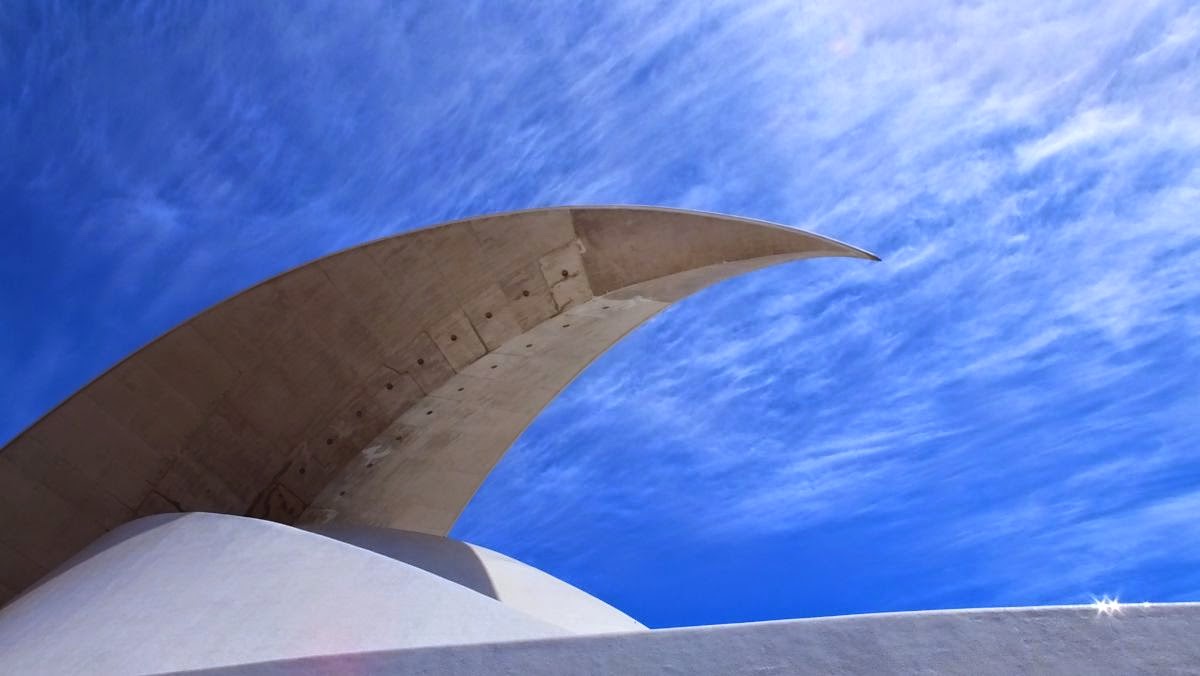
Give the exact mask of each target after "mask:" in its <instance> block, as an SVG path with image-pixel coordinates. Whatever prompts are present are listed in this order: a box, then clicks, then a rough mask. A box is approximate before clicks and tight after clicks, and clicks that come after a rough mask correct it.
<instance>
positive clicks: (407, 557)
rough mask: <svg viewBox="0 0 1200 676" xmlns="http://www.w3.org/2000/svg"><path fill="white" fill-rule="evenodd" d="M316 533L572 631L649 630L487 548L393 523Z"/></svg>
mask: <svg viewBox="0 0 1200 676" xmlns="http://www.w3.org/2000/svg"><path fill="white" fill-rule="evenodd" d="M316 532H317V533H319V534H321V535H324V536H326V537H331V538H334V539H336V540H341V541H342V542H346V543H349V544H352V545H354V546H356V547H362V548H363V549H368V550H370V551H373V552H376V553H378V554H382V555H384V556H386V557H388V558H392V559H396V560H397V561H403V562H405V563H407V564H409V565H412V566H416V567H417V568H420V569H421V570H424V571H427V572H430V573H433V574H434V575H437V576H438V577H441V578H444V579H447V580H450V581H451V582H456V583H458V584H461V585H463V586H464V587H467V588H468V589H472V590H474V591H476V592H479V593H480V594H484V595H485V596H489V597H491V598H494V599H496V600H497V601H499V602H501V603H503V604H504V605H506V606H509V607H510V608H513V609H515V610H518V611H520V612H522V613H524V614H526V615H528V616H530V617H533V618H537V619H539V620H542V621H543V622H547V623H549V624H553V625H555V626H558V627H562V628H563V629H566V630H568V631H570V632H571V633H575V634H605V633H613V632H627V631H646V627H645V625H643V624H642V623H640V622H638V621H637V620H635V619H633V618H632V617H630V616H628V615H626V614H625V613H623V612H621V611H620V610H617V609H616V608H614V607H612V606H610V605H608V604H607V603H605V602H603V601H601V600H600V599H598V598H596V597H595V596H592V595H591V594H588V593H586V592H584V591H582V590H580V589H578V588H576V587H573V586H571V585H569V584H567V583H566V582H563V581H562V580H560V579H558V578H556V577H554V576H552V575H549V574H547V573H544V572H542V571H540V570H538V569H537V568H534V567H532V566H529V565H527V564H524V563H521V562H520V561H517V560H516V559H513V558H511V557H508V556H505V555H503V554H500V553H499V552H494V551H492V550H490V549H488V548H486V547H480V546H479V545H473V544H470V543H468V542H460V541H458V540H452V539H450V538H445V537H439V536H436V535H425V534H422V533H412V532H407V531H398V530H392V529H388V528H369V527H363V526H334V527H328V528H322V529H318V530H317V531H316Z"/></svg>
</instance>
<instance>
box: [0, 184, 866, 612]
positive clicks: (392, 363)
mask: <svg viewBox="0 0 1200 676" xmlns="http://www.w3.org/2000/svg"><path fill="white" fill-rule="evenodd" d="M815 256H852V257H859V258H872V256H871V255H870V254H867V253H865V252H862V251H860V250H858V249H854V248H853V247H849V246H846V245H843V244H840V243H838V242H834V241H831V240H828V239H825V238H822V237H819V236H816V235H811V234H808V233H803V232H800V231H796V230H791V229H787V228H781V227H778V226H774V225H770V224H765V223H761V222H756V221H749V220H745V219H739V218H732V217H726V216H716V215H711V214H698V213H692V212H681V211H672V210H665V209H651V208H624V207H621V208H603V207H588V208H558V209H543V210H534V211H525V212H516V213H511V214H502V215H498V216H489V217H483V218H476V219H470V220H465V221H458V222H454V223H449V224H445V225H441V226H437V227H433V228H427V229H424V230H418V231H415V232H410V233H406V234H403V235H399V236H396V237H391V238H387V239H383V240H380V241H377V242H373V243H370V244H366V245H363V246H360V247H356V248H354V249H350V250H348V251H344V252H342V253H339V254H335V255H332V256H329V257H327V258H323V259H321V260H318V261H315V262H313V263H310V264H308V265H305V266H302V267H300V268H297V269H295V270H293V271H291V272H288V273H285V274H283V275H280V276H278V277H275V278H273V279H271V280H268V281H266V282H264V283H262V284H259V285H258V286H255V287H253V288H251V289H249V290H247V291H245V292H243V293H241V294H239V295H237V296H234V297H233V298H230V299H229V300H227V301H225V302H223V303H220V304H219V305H217V306H215V307H213V308H211V309H210V310H208V311H206V312H204V313H202V314H200V315H198V316H196V317H195V318H193V319H191V320H189V321H187V322H185V323H184V324H182V325H181V326H179V327H178V328H176V329H174V330H172V331H171V332H169V333H167V334H166V335H164V336H162V337H161V338H159V339H158V340H156V341H154V342H153V343H151V344H149V345H147V346H146V347H145V348H143V349H141V350H139V351H138V352H137V353H135V354H134V355H132V356H130V357H129V358H127V359H126V360H124V361H123V362H121V363H120V364H118V365H116V366H114V367H113V368H112V369H111V370H110V371H108V372H107V373H105V374H104V375H102V376H101V377H99V378H97V379H96V380H95V381H93V382H92V383H91V384H89V385H88V386H87V387H85V388H83V389H82V390H80V391H79V392H78V393H76V394H75V395H74V396H72V397H71V398H70V399H68V400H67V401H65V402H63V403H62V404H61V405H60V406H58V407H57V408H56V409H54V410H53V411H51V412H50V413H49V414H47V415H46V416H45V417H44V418H42V419H41V420H40V421H38V422H37V423H36V424H34V425H33V426H32V427H30V428H29V429H28V430H26V431H25V432H24V433H22V434H21V435H20V436H19V437H17V438H16V439H14V440H13V441H12V442H11V443H9V444H8V445H7V446H6V447H5V448H4V449H3V450H2V451H0V599H4V598H8V597H11V596H12V595H13V594H15V593H17V592H19V591H20V590H22V589H24V588H26V587H27V586H28V585H30V584H31V583H32V582H33V581H35V580H36V579H38V578H39V577H40V576H41V575H43V574H44V573H45V572H47V571H48V570H50V569H52V568H53V567H54V566H56V565H57V564H59V563H60V562H62V561H63V560H65V559H67V558H68V557H70V556H71V555H72V554H74V553H75V552H77V551H79V550H80V549H81V548H82V547H84V546H85V545H87V544H88V543H89V542H91V541H93V540H94V539H96V538H97V537H99V536H100V535H101V534H103V533H104V532H106V531H108V530H110V529H112V528H113V527H115V526H117V525H119V524H121V523H124V522H126V521H128V520H130V519H131V518H134V517H135V516H141V515H146V514H154V513H163V512H179V511H210V512H222V513H229V514H250V515H254V516H259V517H263V518H267V519H271V520H274V521H279V522H283V523H292V522H295V521H296V520H297V518H298V517H299V516H300V515H301V514H305V517H304V519H303V523H309V524H312V523H326V522H332V523H339V522H357V523H363V524H369V525H376V526H387V527H392V528H401V529H406V530H416V531H422V532H427V533H434V534H444V533H446V532H447V531H448V530H449V528H450V527H451V526H452V525H453V523H454V520H455V519H456V518H457V516H458V513H459V512H460V511H461V510H462V508H463V507H464V506H465V505H466V503H467V502H468V501H469V500H470V498H471V496H472V495H473V494H474V492H475V490H476V488H477V487H478V486H479V484H480V482H481V481H482V480H483V478H484V477H485V476H486V475H487V473H488V471H490V469H491V467H492V466H493V465H494V464H495V462H496V461H497V460H498V459H499V458H500V456H501V455H502V454H503V453H504V451H505V450H506V449H507V448H508V446H509V444H510V443H511V442H512V440H513V439H515V438H516V437H517V435H518V434H519V433H520V431H521V430H522V429H524V427H525V426H526V425H527V424H528V422H529V421H530V420H532V418H533V417H534V416H535V415H536V414H537V412H538V411H539V410H541V408H542V407H543V406H544V405H545V404H546V403H547V402H549V401H550V399H551V398H553V397H554V395H555V393H557V392H558V391H559V390H560V389H561V388H562V387H563V386H565V385H566V384H567V383H568V382H569V381H570V380H571V379H572V378H574V377H575V375H576V374H578V373H579V372H580V371H581V370H582V369H583V368H584V367H586V366H587V364H588V363H589V362H590V361H591V360H592V359H594V358H595V356H596V355H598V354H599V353H600V352H602V351H603V350H604V349H606V348H607V347H608V346H610V345H611V344H612V343H613V342H614V341H616V340H618V339H619V338H620V337H621V336H622V335H624V334H625V333H626V332H627V331H629V330H630V329H632V328H633V327H635V326H637V325H638V324H639V323H640V322H642V321H644V320H645V319H646V318H648V317H650V316H651V315H653V314H654V313H655V312H657V311H659V310H660V309H662V308H663V307H665V306H666V305H667V304H669V303H670V302H672V301H674V300H676V299H678V298H680V297H682V296H684V295H687V294H688V293H691V292H692V291H695V290H696V289H698V288H701V287H703V286H705V285H707V284H711V283H713V282H715V281H718V280H720V279H724V278H726V277H729V276H732V275H735V274H740V273H742V272H745V271H747V270H750V269H754V268H756V267H761V266H762V265H766V264H771V263H777V262H782V261H785V260H794V259H798V258H808V257H815Z"/></svg>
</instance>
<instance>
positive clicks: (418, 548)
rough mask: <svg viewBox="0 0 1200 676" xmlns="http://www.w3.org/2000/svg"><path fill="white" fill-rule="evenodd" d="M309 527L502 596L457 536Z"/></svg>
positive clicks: (402, 531) (485, 571)
mask: <svg viewBox="0 0 1200 676" xmlns="http://www.w3.org/2000/svg"><path fill="white" fill-rule="evenodd" d="M308 530H310V531H311V532H313V533H316V534H317V535H323V536H325V537H327V538H332V539H334V540H339V541H341V542H345V543H346V544H349V545H354V546H355V547H361V548H363V549H368V550H370V551H373V552H375V553H376V554H381V555H383V556H386V557H388V558H390V559H395V560H396V561H400V562H401V563H407V564H408V565H410V566H413V567H416V568H420V569H421V570H424V571H427V572H430V573H433V574H434V575H437V576H438V577H441V578H445V579H447V580H450V581H451V582H455V583H457V584H460V585H462V586H464V587H466V588H467V589H471V590H473V591H476V592H479V593H480V594H483V595H484V596H487V597H489V598H493V599H496V600H497V601H498V600H500V597H499V595H498V594H497V592H496V587H495V585H493V584H492V578H491V577H490V576H489V575H488V572H487V568H486V567H485V566H484V565H483V562H482V560H480V558H479V555H478V554H476V553H475V550H473V549H471V548H470V547H469V546H467V545H466V544H465V543H462V542H459V541H458V540H451V539H449V538H443V537H438V536H436V535H426V534H424V533H414V532H411V531H404V530H395V529H391V528H377V527H371V526H318V527H314V528H310V529H308Z"/></svg>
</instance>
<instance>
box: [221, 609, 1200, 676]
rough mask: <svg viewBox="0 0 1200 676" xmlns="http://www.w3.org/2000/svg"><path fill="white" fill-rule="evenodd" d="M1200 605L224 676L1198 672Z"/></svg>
mask: <svg viewBox="0 0 1200 676" xmlns="http://www.w3.org/2000/svg"><path fill="white" fill-rule="evenodd" d="M1198 637H1200V605H1198V604H1179V605H1156V606H1150V607H1141V606H1135V607H1127V608H1125V609H1123V611H1122V612H1121V613H1120V614H1119V615H1115V616H1111V617H1109V616H1102V615H1097V613H1096V611H1095V609H1093V608H1091V607H1087V606H1060V607H1048V608H1008V609H996V610H961V611H940V612H918V613H891V614H882V615H858V616H847V617H831V618H821V619H811V620H789V621H785V622H762V623H755V624H732V625H721V626H713V627H695V628H690V629H667V630H655V631H648V632H640V633H632V634H610V635H605V636H576V637H570V638H565V639H564V638H559V639H546V640H537V641H517V642H512V643H502V644H492V645H472V646H459V647H444V648H418V649H415V650H401V651H395V652H388V653H376V654H371V655H341V656H338V657H336V658H330V659H313V660H300V661H294V662H273V663H267V664H258V665H246V666H243V667H239V668H234V669H227V670H220V671H217V672H211V673H213V674H214V675H217V674H219V675H220V676H235V675H236V676H301V675H309V674H328V673H352V674H437V675H439V676H453V675H455V674H494V675H499V676H541V675H546V676H550V675H554V676H558V675H560V674H619V675H621V676H637V675H640V674H646V675H651V674H654V675H658V674H678V675H681V676H684V675H686V676H694V675H695V676H706V675H709V674H711V675H713V676H718V675H720V676H725V675H727V674H754V675H756V676H761V675H764V674H820V675H822V676H824V675H826V674H863V675H868V674H869V675H871V676H875V675H877V674H878V675H882V674H922V675H933V674H936V675H939V676H940V675H943V674H962V675H964V676H1020V675H1023V674H1037V675H1039V676H1040V675H1042V674H1088V675H1089V676H1090V675H1092V674H1105V675H1110V674H1111V675H1113V676H1133V675H1137V674H1155V675H1159V674H1197V673H1200V640H1198Z"/></svg>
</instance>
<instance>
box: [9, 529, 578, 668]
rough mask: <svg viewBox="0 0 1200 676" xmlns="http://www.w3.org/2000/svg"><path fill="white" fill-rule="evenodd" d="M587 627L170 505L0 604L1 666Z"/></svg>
mask: <svg viewBox="0 0 1200 676" xmlns="http://www.w3.org/2000/svg"><path fill="white" fill-rule="evenodd" d="M559 585H561V586H553V585H546V586H544V587H543V588H542V592H543V593H544V594H546V596H547V599H546V602H547V603H553V599H554V598H555V597H556V595H557V594H558V593H560V590H561V589H562V588H566V589H571V590H574V588H572V587H569V585H565V584H563V583H559ZM574 591H578V590H574ZM579 593H582V592H579ZM576 633H578V632H575V631H571V630H568V629H564V628H563V627H562V626H560V625H558V624H555V623H551V622H547V621H545V620H543V619H540V618H536V617H532V616H530V615H528V614H526V613H524V612H521V611H520V610H518V609H515V608H513V607H512V606H511V605H508V604H504V603H502V602H500V601H498V600H495V599H492V598H489V597H487V596H485V595H483V594H480V593H478V592H476V591H473V590H471V589H468V588H466V587H464V586H462V585H459V584H456V583H454V582H452V581H449V580H447V579H445V578H443V577H441V576H439V575H437V574H436V573H432V572H429V571H427V570H424V569H421V568H419V567H416V566H412V565H409V564H407V563H404V562H401V561H397V560H394V559H392V558H388V557H385V556H380V555H378V554H376V553H374V552H371V551H368V550H365V549H362V548H359V547H355V546H352V545H348V544H345V543H343V542H339V541H337V540H333V539H330V538H326V537H322V536H319V535H314V534H313V533H309V532H307V531H304V530H300V529H298V528H292V527H289V526H283V525H280V524H275V523H270V522H268V521H263V520H260V519H247V518H243V517H234V516H227V515H221V514H198V513H192V514H159V515H155V516H151V517H146V518H144V519H139V520H137V521H134V522H131V523H127V524H125V525H123V526H121V527H119V528H117V529H116V530H114V531H113V532H111V533H108V534H107V535H105V536H104V537H102V538H100V539H99V540H98V541H96V542H95V543H93V544H92V545H91V546H89V547H87V548H85V549H84V550H83V551H82V552H80V553H79V554H78V555H77V556H76V557H74V558H73V559H72V560H71V561H69V562H68V563H67V564H65V565H63V566H61V567H60V568H59V569H58V570H56V571H55V572H54V573H53V574H52V575H51V576H49V577H47V578H45V579H44V580H42V581H41V582H40V583H38V585H37V586H35V587H34V588H33V589H31V590H29V592H28V593H26V594H23V595H22V596H21V598H19V599H17V600H16V601H14V602H13V603H12V604H10V605H9V606H8V607H6V608H5V609H4V610H3V612H0V672H2V673H6V674H85V673H86V674H146V673H161V672H167V671H178V670H183V669H199V668H206V667H215V666H225V665H237V664H245V663H250V662H262V661H268V660H278V659H290V658H297V657H305V656H319V655H337V654H342V653H357V652H373V651H379V650H396V649H405V648H415V647H427V646H438V645H465V644H472V643H495V642H503V641H514V640H529V639H534V638H546V637H552V636H570V635H573V634H576ZM335 671H336V670H335Z"/></svg>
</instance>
